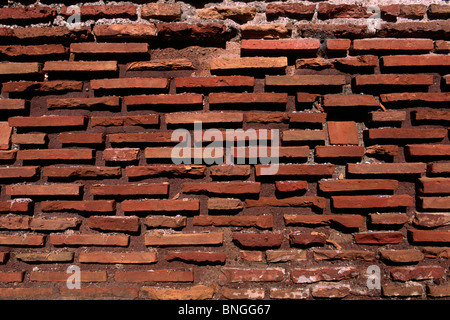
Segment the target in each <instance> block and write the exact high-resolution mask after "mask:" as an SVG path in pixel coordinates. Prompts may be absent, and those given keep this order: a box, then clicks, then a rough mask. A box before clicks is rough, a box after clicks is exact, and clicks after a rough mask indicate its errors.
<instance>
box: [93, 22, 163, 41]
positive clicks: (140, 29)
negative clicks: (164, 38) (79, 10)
mask: <svg viewBox="0 0 450 320" xmlns="http://www.w3.org/2000/svg"><path fill="white" fill-rule="evenodd" d="M92 31H93V32H94V34H95V36H96V37H97V38H98V39H121V40H123V39H154V38H155V37H156V27H155V25H154V24H112V25H106V24H103V25H95V26H94V28H93V29H92Z"/></svg>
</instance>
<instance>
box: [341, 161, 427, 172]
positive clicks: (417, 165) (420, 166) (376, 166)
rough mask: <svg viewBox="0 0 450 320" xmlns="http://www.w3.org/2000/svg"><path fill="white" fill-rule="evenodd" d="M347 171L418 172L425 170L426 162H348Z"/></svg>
mask: <svg viewBox="0 0 450 320" xmlns="http://www.w3.org/2000/svg"><path fill="white" fill-rule="evenodd" d="M347 166H348V169H347V171H348V173H350V174H420V173H425V172H426V170H427V165H426V163H421V162H410V163H373V164H363V163H358V164H356V163H349V164H347Z"/></svg>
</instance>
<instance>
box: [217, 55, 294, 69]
mask: <svg viewBox="0 0 450 320" xmlns="http://www.w3.org/2000/svg"><path fill="white" fill-rule="evenodd" d="M287 65H288V61H287V58H286V57H276V58H272V57H242V58H221V59H211V71H224V70H253V71H259V70H271V69H276V70H282V69H284V68H286V67H287Z"/></svg>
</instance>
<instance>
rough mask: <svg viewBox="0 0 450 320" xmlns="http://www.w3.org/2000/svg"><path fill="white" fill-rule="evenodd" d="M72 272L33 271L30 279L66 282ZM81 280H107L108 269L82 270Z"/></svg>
mask: <svg viewBox="0 0 450 320" xmlns="http://www.w3.org/2000/svg"><path fill="white" fill-rule="evenodd" d="M69 277H70V273H67V272H65V271H31V273H30V281H40V282H66V281H67V280H68V278H69ZM80 281H81V282H105V281H106V271H81V272H80Z"/></svg>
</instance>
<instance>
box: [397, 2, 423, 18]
mask: <svg viewBox="0 0 450 320" xmlns="http://www.w3.org/2000/svg"><path fill="white" fill-rule="evenodd" d="M425 13H427V6H426V5H423V4H411V5H404V4H401V5H400V13H399V17H401V18H409V19H422V18H423V17H424V15H425Z"/></svg>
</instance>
